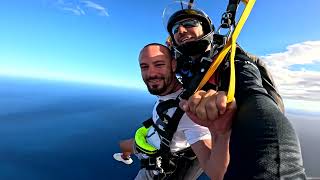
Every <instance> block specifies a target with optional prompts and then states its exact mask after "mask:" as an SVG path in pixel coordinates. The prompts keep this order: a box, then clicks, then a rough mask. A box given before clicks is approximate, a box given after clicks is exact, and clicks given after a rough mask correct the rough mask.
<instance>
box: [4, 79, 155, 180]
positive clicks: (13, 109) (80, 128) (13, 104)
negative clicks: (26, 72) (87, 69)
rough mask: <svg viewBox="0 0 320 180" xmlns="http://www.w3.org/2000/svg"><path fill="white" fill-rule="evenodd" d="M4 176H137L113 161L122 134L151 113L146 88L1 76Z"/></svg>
mask: <svg viewBox="0 0 320 180" xmlns="http://www.w3.org/2000/svg"><path fill="white" fill-rule="evenodd" d="M0 82H1V88H0V97H1V99H0V109H1V111H0V136H1V138H0V179H1V180H22V179H23V180H58V179H59V180H64V179H66V180H67V179H77V180H80V179H85V180H92V179H95V180H99V179H101V180H102V179H104V180H105V179H133V178H134V177H135V175H136V173H137V171H138V169H139V166H138V165H139V164H138V161H137V159H135V162H134V163H133V164H132V165H130V166H128V165H124V164H122V163H119V162H117V161H115V160H113V158H112V155H113V153H114V152H117V151H119V147H118V141H119V140H120V139H125V138H130V137H133V135H134V132H135V129H136V128H137V127H139V126H140V124H141V122H143V120H144V119H147V118H148V117H149V116H150V113H151V109H152V106H153V102H154V100H155V98H154V97H152V96H150V95H148V93H146V92H142V91H141V92H140V91H137V90H130V89H121V88H115V87H103V86H94V85H83V84H75V83H74V84H72V83H63V82H49V81H43V80H31V79H13V78H1V79H0Z"/></svg>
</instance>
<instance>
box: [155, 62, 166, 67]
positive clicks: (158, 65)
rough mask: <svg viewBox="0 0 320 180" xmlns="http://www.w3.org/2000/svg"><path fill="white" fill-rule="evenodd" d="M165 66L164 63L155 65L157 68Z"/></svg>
mask: <svg viewBox="0 0 320 180" xmlns="http://www.w3.org/2000/svg"><path fill="white" fill-rule="evenodd" d="M164 65H165V64H164V63H158V64H155V66H156V67H163V66H164Z"/></svg>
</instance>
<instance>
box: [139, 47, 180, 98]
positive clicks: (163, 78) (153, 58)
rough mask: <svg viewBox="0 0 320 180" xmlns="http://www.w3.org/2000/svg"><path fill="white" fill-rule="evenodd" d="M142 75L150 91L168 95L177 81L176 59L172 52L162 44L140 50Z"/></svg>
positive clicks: (155, 93)
mask: <svg viewBox="0 0 320 180" xmlns="http://www.w3.org/2000/svg"><path fill="white" fill-rule="evenodd" d="M139 63H140V69H141V75H142V79H143V81H144V83H145V84H146V86H147V88H148V90H149V92H150V93H151V94H153V95H166V94H168V93H170V92H171V91H172V88H173V87H174V83H175V68H176V63H175V60H173V59H172V57H171V55H170V52H169V51H168V49H166V48H165V47H162V46H160V45H150V46H147V47H145V48H144V49H143V50H142V51H141V52H140V57H139Z"/></svg>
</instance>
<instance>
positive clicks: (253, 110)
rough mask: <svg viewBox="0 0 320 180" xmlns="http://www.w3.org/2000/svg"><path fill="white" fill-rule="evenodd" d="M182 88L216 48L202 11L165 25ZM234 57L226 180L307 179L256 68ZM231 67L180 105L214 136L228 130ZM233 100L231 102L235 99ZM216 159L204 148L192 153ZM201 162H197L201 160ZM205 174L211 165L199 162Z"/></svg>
mask: <svg viewBox="0 0 320 180" xmlns="http://www.w3.org/2000/svg"><path fill="white" fill-rule="evenodd" d="M166 25H167V30H168V32H169V34H170V37H171V38H172V44H173V49H174V50H175V51H176V54H178V57H177V62H178V67H179V63H180V69H179V68H178V70H177V71H179V70H180V72H178V74H179V75H180V76H182V82H183V86H184V87H185V88H189V87H190V86H194V84H193V83H194V82H195V81H194V79H195V78H194V77H195V76H196V74H197V72H199V71H203V69H201V68H202V67H203V66H202V63H205V62H206V61H207V60H209V61H210V60H212V59H213V57H214V56H215V55H216V52H217V51H216V50H218V49H219V48H221V47H219V44H218V45H217V44H215V43H214V42H215V41H214V39H213V34H214V29H213V26H212V25H211V20H210V19H209V17H208V16H207V15H206V14H205V13H204V12H203V11H201V10H196V9H190V8H186V9H183V8H182V10H181V9H180V10H178V11H176V12H175V13H174V14H172V15H171V16H170V18H169V20H168V22H167V24H166ZM239 54H240V51H239V50H238V49H237V51H236V57H235V71H236V90H235V100H236V104H237V108H238V110H237V112H236V113H235V114H234V120H233V125H232V133H231V138H230V145H229V148H230V149H229V150H230V162H229V166H228V169H227V171H226V174H225V176H224V179H305V178H306V177H305V172H304V168H303V165H302V156H301V150H300V145H299V141H298V139H297V136H296V134H295V131H294V129H293V127H292V125H291V124H290V122H289V121H288V119H287V118H286V117H285V116H284V114H283V113H282V112H281V111H280V109H279V108H278V106H277V105H276V103H275V101H274V100H273V98H272V97H271V96H270V95H269V94H268V92H267V91H266V89H265V88H264V86H263V85H262V78H261V75H260V72H259V69H258V68H257V65H256V64H255V63H254V62H253V61H252V60H251V59H250V58H249V57H248V56H240V55H239ZM181 64H183V65H181ZM228 72H229V64H228V62H227V61H225V62H224V63H223V64H222V65H220V67H219V70H218V71H217V72H216V73H215V74H214V75H213V76H212V77H211V79H210V80H209V82H208V83H207V84H206V86H204V88H203V89H202V90H200V91H198V92H196V93H195V94H193V95H192V96H191V97H190V98H189V99H188V100H187V101H183V102H181V103H180V106H181V108H182V109H183V110H184V111H185V112H186V113H187V115H188V116H189V117H190V118H191V119H192V120H193V121H194V122H196V123H198V124H200V125H203V126H207V127H208V128H209V130H210V132H211V133H212V136H213V137H214V136H220V135H224V134H226V133H227V132H228V130H229V126H228V125H226V124H225V122H224V120H225V119H224V117H225V116H226V115H228V117H229V118H230V117H232V114H229V113H232V112H228V109H229V104H227V100H226V99H227V98H226V93H225V92H226V91H227V87H228V83H229V77H228V74H229V73H228ZM235 100H234V101H235ZM193 150H194V151H195V153H196V154H199V152H197V151H200V153H203V154H206V156H207V158H208V159H209V161H215V159H213V158H211V156H210V154H212V153H213V152H214V148H213V149H212V150H211V151H210V150H209V149H207V150H206V151H205V152H206V153H204V152H202V151H203V149H202V150H197V149H193ZM199 160H200V159H199ZM200 164H201V165H202V166H203V169H204V170H205V172H206V173H207V174H208V173H210V171H214V167H212V166H210V162H207V163H201V162H200Z"/></svg>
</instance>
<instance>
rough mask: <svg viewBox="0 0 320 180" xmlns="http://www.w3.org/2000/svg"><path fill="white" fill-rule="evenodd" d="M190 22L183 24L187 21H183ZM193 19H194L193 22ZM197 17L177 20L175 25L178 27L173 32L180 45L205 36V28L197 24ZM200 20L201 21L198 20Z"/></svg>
mask: <svg viewBox="0 0 320 180" xmlns="http://www.w3.org/2000/svg"><path fill="white" fill-rule="evenodd" d="M188 21H189V22H190V23H188V25H186V26H185V25H183V24H186V23H183V22H188ZM191 21H194V22H193V23H191ZM195 21H197V20H196V19H184V20H182V21H179V22H177V23H176V24H175V25H173V27H174V28H175V29H176V30H174V29H172V30H173V31H174V32H173V38H174V40H175V41H176V43H177V44H178V45H181V44H183V43H186V42H190V41H194V40H197V39H199V38H200V37H202V36H203V30H202V26H201V24H200V23H199V24H196V23H195ZM198 22H199V21H198ZM191 24H194V25H197V26H191Z"/></svg>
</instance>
